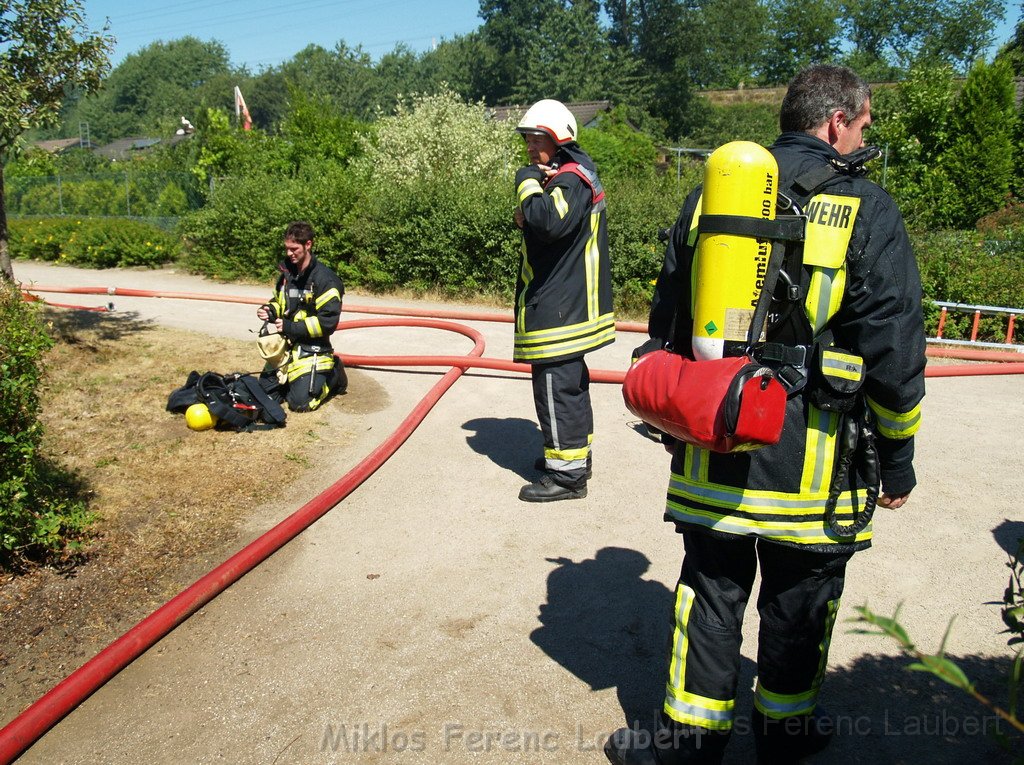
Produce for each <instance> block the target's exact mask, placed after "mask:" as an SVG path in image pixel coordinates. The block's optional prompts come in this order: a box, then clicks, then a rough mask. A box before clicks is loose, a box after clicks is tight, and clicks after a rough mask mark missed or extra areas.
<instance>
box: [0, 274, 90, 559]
mask: <svg viewBox="0 0 1024 765" xmlns="http://www.w3.org/2000/svg"><path fill="white" fill-rule="evenodd" d="M52 344H53V341H52V339H51V338H50V336H49V335H48V334H47V332H46V329H45V327H44V326H43V324H42V322H41V321H40V319H39V314H38V312H37V310H36V308H35V306H33V305H30V304H28V303H26V302H24V301H23V300H22V298H21V293H20V291H19V290H18V289H16V288H15V287H13V286H12V285H10V284H8V283H6V282H3V281H2V280H0V566H3V567H8V568H9V567H11V566H14V565H17V564H18V563H19V562H21V561H24V560H25V559H27V558H30V557H38V556H39V555H43V554H46V553H52V552H57V551H60V550H63V549H65V548H67V547H71V548H74V547H76V546H77V545H78V543H79V540H80V538H81V536H82V534H83V533H84V531H85V529H86V528H87V526H88V525H89V523H90V522H91V516H90V514H89V513H88V511H87V510H86V508H85V506H84V504H83V503H82V502H81V501H80V500H77V499H75V498H74V497H73V496H72V495H71V492H69V491H68V490H67V485H68V480H67V477H66V476H64V475H62V473H61V472H60V470H58V469H56V468H54V466H52V465H50V464H49V463H47V462H46V461H45V460H44V459H43V458H42V456H41V455H40V454H39V444H40V441H41V439H42V435H43V430H42V426H41V425H40V423H39V420H38V415H39V396H38V388H39V385H40V381H41V378H42V374H43V371H42V355H43V353H44V352H45V351H46V350H47V349H48V348H50V347H51V346H52Z"/></svg>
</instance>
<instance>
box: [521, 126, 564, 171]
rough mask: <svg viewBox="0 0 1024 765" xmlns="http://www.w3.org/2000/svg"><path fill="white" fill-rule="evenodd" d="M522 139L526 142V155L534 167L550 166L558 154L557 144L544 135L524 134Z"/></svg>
mask: <svg viewBox="0 0 1024 765" xmlns="http://www.w3.org/2000/svg"><path fill="white" fill-rule="evenodd" d="M523 139H524V140H525V141H526V153H527V154H529V155H530V162H531V163H532V164H534V165H550V164H551V160H552V159H554V158H555V155H556V154H557V153H558V144H556V143H555V142H554V141H552V140H551V137H550V136H549V135H547V134H546V133H525V134H524V135H523Z"/></svg>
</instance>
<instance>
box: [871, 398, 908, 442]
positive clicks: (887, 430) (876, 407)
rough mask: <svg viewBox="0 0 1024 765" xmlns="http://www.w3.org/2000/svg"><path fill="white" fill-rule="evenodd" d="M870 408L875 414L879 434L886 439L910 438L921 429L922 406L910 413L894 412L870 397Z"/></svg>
mask: <svg viewBox="0 0 1024 765" xmlns="http://www.w3.org/2000/svg"><path fill="white" fill-rule="evenodd" d="M868 406H869V407H871V411H872V412H874V413H875V420H876V421H877V423H878V432H879V433H881V434H882V435H883V436H885V437H886V438H897V439H901V438H910V437H911V436H912V435H914V434H915V433H916V432H917V429H918V428H919V427H921V405H920V404H918V405H917V406H915V407H914V408H913V409H911V410H910V411H909V412H903V413H900V412H894V411H893V410H892V409H886V408H885V407H884V406H882V405H881V404H879V403H878V402H877V401H873V400H872V399H871V397H870V396H868Z"/></svg>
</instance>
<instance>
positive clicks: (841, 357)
mask: <svg viewBox="0 0 1024 765" xmlns="http://www.w3.org/2000/svg"><path fill="white" fill-rule="evenodd" d="M821 369H822V371H823V372H825V373H826V374H832V375H833V376H834V377H841V378H843V379H844V380H860V379H861V378H862V377H863V376H864V364H863V361H862V360H861V359H860V357H859V356H849V355H847V354H832V353H829V352H828V351H826V352H825V353H824V354H822V360H821Z"/></svg>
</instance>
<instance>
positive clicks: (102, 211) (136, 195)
mask: <svg viewBox="0 0 1024 765" xmlns="http://www.w3.org/2000/svg"><path fill="white" fill-rule="evenodd" d="M5 191H6V193H7V210H8V213H9V214H11V215H76V216H77V215H88V216H98V215H127V216H135V217H145V216H152V215H159V216H164V217H168V216H178V215H181V214H183V213H184V212H186V211H187V210H190V209H193V208H196V207H198V206H199V204H200V202H201V197H200V195H199V192H198V189H197V186H196V180H195V178H193V177H191V176H190V175H188V174H186V173H109V172H104V173H96V174H94V175H77V176H76V175H62V176H59V177H58V176H15V177H14V178H11V179H10V180H9V181H8V183H7V187H6V189H5Z"/></svg>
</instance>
